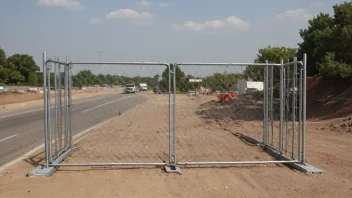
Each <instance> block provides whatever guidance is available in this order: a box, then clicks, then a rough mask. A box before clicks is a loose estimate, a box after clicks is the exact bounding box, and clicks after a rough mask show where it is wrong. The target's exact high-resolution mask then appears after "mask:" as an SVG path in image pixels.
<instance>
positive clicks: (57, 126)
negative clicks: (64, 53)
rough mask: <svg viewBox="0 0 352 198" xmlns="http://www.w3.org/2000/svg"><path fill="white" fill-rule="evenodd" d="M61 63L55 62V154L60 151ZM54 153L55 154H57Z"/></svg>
mask: <svg viewBox="0 0 352 198" xmlns="http://www.w3.org/2000/svg"><path fill="white" fill-rule="evenodd" d="M58 65H59V64H56V63H55V64H54V67H55V68H54V72H55V81H54V83H55V131H54V144H55V154H56V153H57V151H58V147H57V146H58V138H57V137H58V135H57V134H58V133H59V121H58V120H59V115H58V114H59V101H58V82H57V81H58V68H57V66H58ZM55 154H54V155H55Z"/></svg>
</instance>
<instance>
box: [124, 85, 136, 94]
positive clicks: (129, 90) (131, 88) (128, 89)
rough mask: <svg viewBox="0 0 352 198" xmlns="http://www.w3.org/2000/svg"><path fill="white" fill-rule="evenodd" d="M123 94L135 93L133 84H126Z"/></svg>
mask: <svg viewBox="0 0 352 198" xmlns="http://www.w3.org/2000/svg"><path fill="white" fill-rule="evenodd" d="M125 93H136V86H135V85H134V84H127V85H126V88H125Z"/></svg>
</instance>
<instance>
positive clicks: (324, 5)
mask: <svg viewBox="0 0 352 198" xmlns="http://www.w3.org/2000/svg"><path fill="white" fill-rule="evenodd" d="M309 7H326V4H325V3H323V2H315V3H312V4H310V5H309Z"/></svg>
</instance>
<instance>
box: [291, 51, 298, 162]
mask: <svg viewBox="0 0 352 198" xmlns="http://www.w3.org/2000/svg"><path fill="white" fill-rule="evenodd" d="M293 62H294V64H293V71H292V86H291V87H292V105H291V106H292V150H291V152H292V155H291V158H292V159H295V138H296V137H295V132H296V109H297V106H296V87H297V85H296V78H297V57H294V58H293Z"/></svg>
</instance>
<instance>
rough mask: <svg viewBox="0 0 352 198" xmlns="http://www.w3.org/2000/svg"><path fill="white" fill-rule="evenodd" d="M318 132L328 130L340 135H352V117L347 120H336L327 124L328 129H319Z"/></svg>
mask: <svg viewBox="0 0 352 198" xmlns="http://www.w3.org/2000/svg"><path fill="white" fill-rule="evenodd" d="M318 129H320V130H326V129H329V130H330V131H337V132H340V133H352V115H350V116H348V117H347V118H343V119H337V120H336V121H334V122H332V123H331V124H329V126H328V127H320V128H318Z"/></svg>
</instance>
